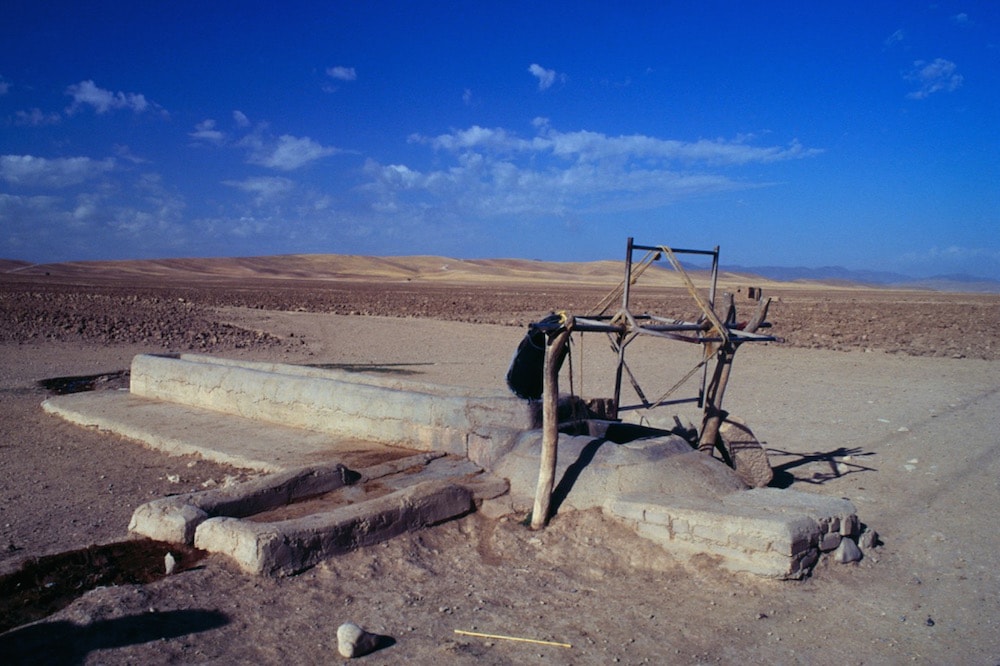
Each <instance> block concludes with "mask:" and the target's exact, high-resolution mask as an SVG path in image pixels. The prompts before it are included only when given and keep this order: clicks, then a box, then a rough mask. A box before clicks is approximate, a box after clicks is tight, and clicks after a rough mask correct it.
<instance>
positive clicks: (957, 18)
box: [951, 12, 969, 25]
mask: <svg viewBox="0 0 1000 666" xmlns="http://www.w3.org/2000/svg"><path fill="white" fill-rule="evenodd" d="M951 20H952V21H954V23H955V24H956V25H969V15H968V14H966V13H965V12H962V13H960V14H955V15H954V16H952V17H951Z"/></svg>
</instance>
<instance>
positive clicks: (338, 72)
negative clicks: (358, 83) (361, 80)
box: [326, 65, 358, 81]
mask: <svg viewBox="0 0 1000 666" xmlns="http://www.w3.org/2000/svg"><path fill="white" fill-rule="evenodd" d="M326 74H327V76H329V77H330V78H332V79H336V80H338V81H354V80H356V79H357V78H358V73H357V71H355V69H354V68H353V67H342V66H339V65H338V66H337V67H328V68H327V70H326Z"/></svg>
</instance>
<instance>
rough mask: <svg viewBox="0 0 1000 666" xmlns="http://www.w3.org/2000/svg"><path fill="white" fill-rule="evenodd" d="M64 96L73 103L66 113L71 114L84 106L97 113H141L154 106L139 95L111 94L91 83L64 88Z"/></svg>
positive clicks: (82, 82) (75, 84) (83, 82)
mask: <svg viewBox="0 0 1000 666" xmlns="http://www.w3.org/2000/svg"><path fill="white" fill-rule="evenodd" d="M66 94H67V95H70V96H72V97H73V103H72V104H71V105H70V106H69V108H67V109H66V113H69V114H73V113H76V112H77V111H79V110H80V108H81V107H82V106H84V105H88V106H92V107H93V108H94V111H96V112H97V113H99V114H101V113H107V112H108V111H111V110H113V109H131V110H132V111H134V112H136V113H142V112H143V111H147V110H149V109H151V108H155V107H156V105H155V104H152V103H151V102H149V101H148V100H147V99H146V97H145V96H144V95H142V94H140V93H124V92H120V91H119V92H111V91H110V90H105V89H103V88H99V87H98V86H97V84H96V83H94V82H93V81H89V80H88V81H81V82H80V83H74V84H73V85H71V86H69V87H68V88H66Z"/></svg>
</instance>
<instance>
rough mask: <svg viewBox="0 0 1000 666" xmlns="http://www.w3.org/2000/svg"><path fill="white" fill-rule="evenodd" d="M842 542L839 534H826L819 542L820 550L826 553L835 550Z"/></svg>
mask: <svg viewBox="0 0 1000 666" xmlns="http://www.w3.org/2000/svg"><path fill="white" fill-rule="evenodd" d="M841 541H842V539H841V536H840V535H839V534H824V535H823V538H822V539H820V540H819V549H820V550H822V551H823V552H824V553H825V552H827V551H829V550H834V549H835V548H837V547H838V546H840V542H841Z"/></svg>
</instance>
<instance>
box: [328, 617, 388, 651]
mask: <svg viewBox="0 0 1000 666" xmlns="http://www.w3.org/2000/svg"><path fill="white" fill-rule="evenodd" d="M376 647H378V636H377V635H375V634H372V633H369V632H367V631H365V630H364V629H362V628H361V627H359V626H358V625H356V624H354V623H353V622H345V623H344V624H342V625H340V627H339V628H338V629H337V651H338V652H340V656H342V657H347V658H348V659H353V658H354V657H363V656H365V655H366V654H368V653H370V652H373V651H374V650H375V648H376Z"/></svg>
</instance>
